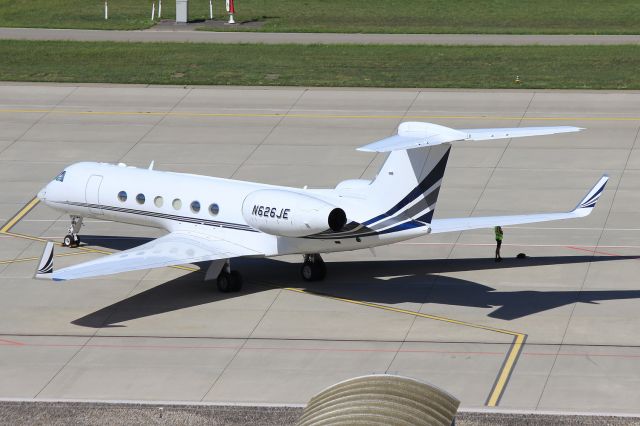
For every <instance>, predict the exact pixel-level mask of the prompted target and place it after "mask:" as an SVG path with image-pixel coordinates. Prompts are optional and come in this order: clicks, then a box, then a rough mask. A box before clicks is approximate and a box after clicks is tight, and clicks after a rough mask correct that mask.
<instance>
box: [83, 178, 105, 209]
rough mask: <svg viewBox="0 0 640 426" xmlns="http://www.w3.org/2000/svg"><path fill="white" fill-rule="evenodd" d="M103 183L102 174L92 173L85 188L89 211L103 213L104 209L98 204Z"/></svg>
mask: <svg viewBox="0 0 640 426" xmlns="http://www.w3.org/2000/svg"><path fill="white" fill-rule="evenodd" d="M101 184H102V176H100V175H92V176H91V177H89V180H88V181H87V187H86V189H85V193H84V194H85V199H86V202H87V204H88V205H89V206H88V207H89V213H91V214H102V209H100V208H98V207H97V206H98V205H100V185H101Z"/></svg>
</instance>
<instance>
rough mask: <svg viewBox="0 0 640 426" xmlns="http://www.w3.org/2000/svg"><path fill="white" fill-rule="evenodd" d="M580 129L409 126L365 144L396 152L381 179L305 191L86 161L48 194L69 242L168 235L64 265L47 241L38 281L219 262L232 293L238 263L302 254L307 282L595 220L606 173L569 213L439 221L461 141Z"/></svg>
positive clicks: (213, 271)
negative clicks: (425, 241) (373, 259)
mask: <svg viewBox="0 0 640 426" xmlns="http://www.w3.org/2000/svg"><path fill="white" fill-rule="evenodd" d="M579 130H582V129H580V128H577V127H569V126H560V127H530V128H510V129H509V128H507V129H463V130H455V129H451V128H448V127H443V126H439V125H435V124H430V123H421V122H405V123H402V124H401V125H400V126H399V127H398V132H397V135H394V136H391V137H389V138H386V139H383V140H380V141H378V142H375V143H372V144H369V145H366V146H364V147H361V148H359V150H360V151H368V152H390V154H389V156H388V158H387V160H386V162H385V163H384V165H383V166H382V169H381V170H380V172H379V173H378V175H377V177H376V178H375V179H374V180H372V181H369V180H362V179H354V180H346V181H343V182H340V183H339V184H338V185H337V186H336V187H335V188H334V189H306V188H303V189H300V188H291V187H283V186H274V185H266V184H261V183H253V182H243V181H237V180H231V179H222V178H215V177H207V176H198V175H193V174H186V173H172V172H163V171H158V170H153V163H152V164H151V166H149V168H148V169H141V168H135V167H130V166H126V165H125V164H118V165H112V164H105V163H88V162H84V163H76V164H73V165H71V166H69V167H67V168H66V169H65V170H64V171H63V172H62V173H60V175H58V176H57V177H56V178H55V179H54V180H53V181H52V182H50V183H49V184H48V185H47V186H46V187H44V188H43V189H42V190H41V191H40V192H39V193H38V198H40V200H42V201H43V202H44V203H45V204H46V205H48V206H50V207H52V208H54V209H56V210H58V211H62V212H65V213H68V214H69V215H70V217H71V226H70V227H69V235H67V236H66V237H65V239H64V245H66V246H77V245H78V244H79V242H80V240H79V238H78V232H79V230H80V226H81V224H82V218H84V217H90V218H95V219H104V220H111V221H116V222H125V223H131V224H136V225H146V226H152V227H155V228H160V229H163V230H166V231H167V232H168V234H167V235H164V236H162V237H160V238H158V239H156V240H153V241H151V242H148V243H146V244H143V245H141V246H139V247H136V248H132V249H130V250H125V251H123V252H119V253H117V254H113V255H111V256H106V257H102V258H100V259H96V260H92V261H89V262H85V263H81V264H78V265H74V266H70V267H67V268H64V269H60V270H54V268H53V258H54V256H53V243H52V242H48V243H47V245H46V247H45V250H44V253H43V255H42V259H41V261H40V263H39V266H38V270H37V273H36V278H46V279H53V280H56V281H60V280H72V279H77V278H87V277H95V276H100V275H109V274H116V273H120V272H126V271H134V270H140V269H150V268H160V267H165V266H174V265H181V264H189V263H196V262H205V261H210V262H211V263H210V265H209V267H208V269H207V272H206V276H205V279H206V280H216V281H217V286H218V289H219V290H220V291H222V292H231V291H238V290H240V288H241V286H242V279H241V276H240V274H239V273H238V272H237V271H232V270H231V268H230V259H232V258H237V257H243V256H256V257H261V256H277V255H285V254H302V255H303V257H304V263H303V265H302V269H301V273H302V278H303V279H304V280H306V281H314V280H321V279H323V278H324V276H325V273H326V267H325V264H324V262H323V260H322V257H321V256H320V254H319V253H328V252H338V251H347V250H356V249H362V248H370V247H375V246H380V245H386V244H392V243H396V242H398V241H403V240H408V239H410V238H415V237H419V236H422V235H427V234H430V233H431V234H435V233H441V232H453V231H464V230H468V229H478V228H490V227H494V226H498V225H503V226H504V225H516V224H525V223H534V222H545V221H551V220H560V219H570V218H576V217H584V216H587V215H588V214H589V213H591V211H592V210H593V208H594V207H595V205H596V202H597V201H598V198H599V197H600V195H601V194H602V191H603V190H604V187H605V185H606V183H607V179H608V177H607V176H606V175H604V176H603V177H601V178H600V180H599V181H598V183H597V184H596V185H595V186H594V187H593V189H591V190H590V191H589V192H588V193H587V195H586V196H585V197H584V198H583V199H582V201H580V202H579V203H578V205H577V206H576V208H575V209H573V210H571V211H570V212H566V213H542V214H528V215H514V216H491V217H465V218H453V219H434V218H433V213H434V209H435V206H436V201H437V200H438V192H439V190H440V185H441V184H442V178H443V176H444V172H445V167H446V165H447V159H448V157H449V151H450V149H451V143H452V142H458V141H482V140H490V139H505V138H509V139H510V138H518V137H524V136H538V135H551V134H556V133H567V132H576V131H579Z"/></svg>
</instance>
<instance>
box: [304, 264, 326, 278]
mask: <svg viewBox="0 0 640 426" xmlns="http://www.w3.org/2000/svg"><path fill="white" fill-rule="evenodd" d="M300 275H302V279H303V280H305V281H321V280H323V279H324V277H325V276H326V275H327V267H326V266H325V264H324V262H304V263H303V264H302V268H301V269H300Z"/></svg>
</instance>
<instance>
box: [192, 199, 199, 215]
mask: <svg viewBox="0 0 640 426" xmlns="http://www.w3.org/2000/svg"><path fill="white" fill-rule="evenodd" d="M191 211H192V212H193V213H198V212H199V211H200V202H199V201H194V202H193V203H191Z"/></svg>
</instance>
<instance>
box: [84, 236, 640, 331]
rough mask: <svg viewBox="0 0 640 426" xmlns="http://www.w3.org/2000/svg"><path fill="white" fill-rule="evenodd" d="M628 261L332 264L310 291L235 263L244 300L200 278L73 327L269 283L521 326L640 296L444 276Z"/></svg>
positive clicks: (278, 267) (273, 270) (291, 274)
mask: <svg viewBox="0 0 640 426" xmlns="http://www.w3.org/2000/svg"><path fill="white" fill-rule="evenodd" d="M83 241H85V242H87V243H90V244H97V245H99V246H101V247H108V248H112V249H117V250H123V249H126V248H130V247H135V246H137V245H140V244H143V243H144V242H146V241H149V239H146V238H123V239H116V238H114V239H107V240H105V239H102V238H101V237H93V236H83ZM628 259H639V257H638V256H590V255H586V256H553V257H536V258H526V259H504V261H503V262H501V263H495V262H493V259H490V258H470V259H428V260H396V261H393V260H384V261H376V260H372V261H357V262H329V263H327V267H328V277H327V279H326V280H325V281H322V282H315V283H305V282H302V280H301V279H300V278H299V267H300V265H299V264H292V263H288V262H283V261H279V260H276V259H256V258H243V259H236V260H234V261H233V266H234V268H237V269H238V270H239V271H241V272H242V274H243V276H244V277H245V285H244V288H243V290H242V291H241V292H240V293H226V294H223V293H219V292H218V291H217V290H216V288H215V283H213V282H209V283H205V282H203V275H202V272H192V273H189V274H186V275H184V276H182V277H179V278H177V279H174V280H171V281H168V282H166V283H163V284H160V285H158V286H156V287H153V288H150V289H148V290H145V291H143V292H141V293H138V294H136V295H133V296H131V297H128V298H126V299H123V300H121V301H119V302H116V303H114V304H112V305H109V306H106V307H104V308H102V309H99V310H97V311H95V312H92V313H90V314H88V315H85V316H84V317H82V318H78V319H76V320H74V321H72V324H75V325H79V326H83V327H91V328H103V327H124V325H120V324H119V323H122V322H125V321H130V320H135V319H138V318H144V317H147V316H151V315H158V314H162V313H166V312H172V311H176V310H180V309H186V308H190V307H195V306H200V305H205V304H209V303H215V302H219V301H223V300H226V299H230V298H235V297H239V296H244V295H247V294H251V293H257V292H262V291H265V290H267V289H269V288H272V287H269V286H268V285H265V284H261V283H272V284H273V285H276V283H277V286H282V287H288V286H290V287H301V288H304V289H306V290H308V291H312V292H317V293H322V294H328V295H332V296H336V297H342V298H348V299H354V300H361V301H366V302H372V303H380V304H389V305H394V304H398V303H404V302H413V303H424V304H438V305H454V306H466V307H477V308H487V309H491V308H493V310H492V311H491V312H490V313H489V314H488V316H489V317H492V318H497V319H502V320H514V319H517V318H521V317H525V316H528V315H533V314H536V313H539V312H543V311H546V310H549V309H554V308H557V307H560V306H565V305H569V304H572V303H576V302H581V303H590V304H595V303H598V302H599V301H605V300H621V299H636V298H640V290H585V291H578V290H570V291H555V290H554V291H538V290H535V289H532V288H527V289H526V290H522V291H496V290H495V289H494V288H492V287H489V286H487V285H483V284H479V283H476V282H472V281H468V280H463V279H459V278H453V277H448V276H446V275H441V274H445V273H448V272H462V271H479V270H493V269H496V270H498V269H505V268H525V267H532V266H550V265H569V264H580V263H588V262H611V261H619V260H628ZM380 277H384V278H383V279H381V278H380Z"/></svg>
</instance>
